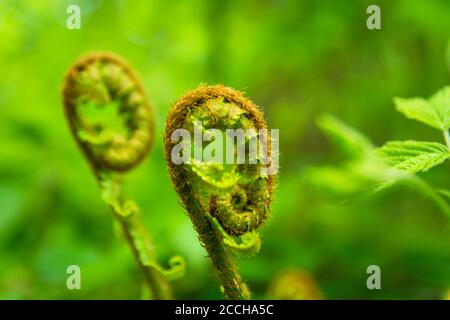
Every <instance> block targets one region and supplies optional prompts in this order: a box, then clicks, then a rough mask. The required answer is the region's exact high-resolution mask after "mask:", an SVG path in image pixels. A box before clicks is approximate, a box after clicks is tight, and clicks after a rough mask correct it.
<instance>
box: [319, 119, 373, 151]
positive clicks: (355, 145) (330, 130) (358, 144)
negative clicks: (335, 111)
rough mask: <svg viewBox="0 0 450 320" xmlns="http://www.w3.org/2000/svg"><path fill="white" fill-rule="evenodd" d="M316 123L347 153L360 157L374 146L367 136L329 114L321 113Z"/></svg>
mask: <svg viewBox="0 0 450 320" xmlns="http://www.w3.org/2000/svg"><path fill="white" fill-rule="evenodd" d="M317 125H318V126H319V128H320V129H322V131H323V132H324V133H325V134H327V135H328V136H329V137H330V138H331V139H333V141H334V142H335V144H336V145H337V147H338V148H339V149H342V150H343V151H344V152H346V153H347V154H350V155H352V156H356V157H362V156H365V155H367V154H368V153H370V152H372V150H373V148H374V146H373V144H372V142H370V140H369V139H368V138H367V137H365V136H364V135H363V134H361V133H360V132H358V131H357V130H355V129H353V128H352V127H350V126H348V125H347V124H346V123H344V122H342V121H341V120H339V119H337V118H335V117H333V116H331V115H326V114H325V115H321V116H320V117H319V118H318V119H317Z"/></svg>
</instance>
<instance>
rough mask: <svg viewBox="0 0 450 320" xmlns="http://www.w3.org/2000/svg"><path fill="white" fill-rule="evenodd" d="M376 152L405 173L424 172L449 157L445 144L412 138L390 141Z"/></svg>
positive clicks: (449, 153) (449, 152)
mask: <svg viewBox="0 0 450 320" xmlns="http://www.w3.org/2000/svg"><path fill="white" fill-rule="evenodd" d="M378 154H379V155H380V156H381V157H383V158H384V159H386V160H387V161H388V163H389V164H390V165H391V166H393V167H394V168H396V169H399V170H401V171H403V172H405V173H407V174H415V173H418V172H426V171H428V170H429V169H431V168H433V167H435V166H437V165H439V164H441V163H442V162H444V161H445V160H447V159H448V158H450V151H449V150H448V148H447V147H446V146H445V145H443V144H441V143H437V142H423V141H414V140H409V141H390V142H388V143H386V144H385V145H384V146H383V147H381V148H380V149H378Z"/></svg>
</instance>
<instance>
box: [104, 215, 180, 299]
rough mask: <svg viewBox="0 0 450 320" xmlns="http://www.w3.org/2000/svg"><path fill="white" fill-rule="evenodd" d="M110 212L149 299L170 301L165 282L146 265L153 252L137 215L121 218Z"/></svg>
mask: <svg viewBox="0 0 450 320" xmlns="http://www.w3.org/2000/svg"><path fill="white" fill-rule="evenodd" d="M111 210H112V212H113V213H114V217H115V218H116V220H117V221H118V222H119V224H120V226H121V229H122V232H123V235H124V238H125V240H126V242H127V244H128V246H129V248H130V250H131V252H132V254H133V257H134V259H135V261H136V263H137V264H138V266H139V268H140V269H141V271H142V275H143V277H144V281H145V284H146V286H147V288H148V290H149V292H150V298H151V299H155V300H168V299H172V294H171V291H170V287H169V284H168V283H167V281H166V280H165V279H164V277H163V276H162V275H161V274H160V273H159V272H158V271H157V270H155V268H153V267H152V266H151V265H149V264H148V263H147V261H148V260H149V259H154V252H153V251H154V250H153V248H152V246H151V242H150V241H149V239H148V236H147V234H146V233H145V231H144V229H143V227H142V224H141V222H140V219H139V217H138V215H137V213H133V214H132V215H130V216H123V215H121V214H120V213H119V212H117V211H116V210H115V209H114V208H113V207H112V206H111Z"/></svg>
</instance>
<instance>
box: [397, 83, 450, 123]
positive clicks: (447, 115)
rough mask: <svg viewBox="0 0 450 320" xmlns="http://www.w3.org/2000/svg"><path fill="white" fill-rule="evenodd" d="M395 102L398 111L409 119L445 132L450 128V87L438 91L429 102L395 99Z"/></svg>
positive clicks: (415, 99) (418, 99) (424, 100)
mask: <svg viewBox="0 0 450 320" xmlns="http://www.w3.org/2000/svg"><path fill="white" fill-rule="evenodd" d="M394 102H395V105H396V107H397V110H398V111H400V112H401V113H403V114H404V115H405V116H406V117H407V118H409V119H414V120H417V121H420V122H423V123H425V124H427V125H429V126H431V127H433V128H436V129H439V130H443V131H445V130H448V129H449V128H450V86H449V87H445V88H444V89H442V90H440V91H438V92H437V93H436V94H434V95H433V96H432V97H431V98H430V99H429V100H426V99H423V98H409V99H405V98H395V99H394Z"/></svg>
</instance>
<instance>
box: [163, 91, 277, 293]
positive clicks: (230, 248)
mask: <svg viewBox="0 0 450 320" xmlns="http://www.w3.org/2000/svg"><path fill="white" fill-rule="evenodd" d="M236 128H241V129H255V130H258V129H262V130H267V125H266V123H265V120H264V117H263V115H262V113H261V111H260V110H259V108H258V107H257V106H256V105H254V104H253V103H252V102H251V101H249V100H248V99H246V98H245V97H244V96H243V95H242V94H241V93H240V92H237V91H235V90H233V89H231V88H227V87H224V86H221V85H216V86H206V87H199V88H198V89H196V90H194V91H192V92H189V93H187V94H186V95H185V96H183V97H182V98H180V99H179V100H178V101H177V103H176V104H175V105H174V106H173V107H172V109H171V110H170V112H169V115H168V116H167V121H166V128H165V135H164V140H165V142H164V144H165V157H166V162H167V165H168V168H169V173H170V177H171V180H172V183H173V185H174V187H175V190H176V191H177V193H178V195H179V197H180V198H181V200H182V203H183V205H184V207H185V208H186V210H187V212H188V214H189V216H190V218H191V220H192V223H193V224H194V227H195V229H196V231H197V233H198V235H199V239H200V241H201V243H202V245H203V246H204V247H205V249H206V250H207V252H208V256H209V258H210V259H211V260H212V264H213V266H214V267H215V269H216V271H217V274H218V276H219V279H220V281H221V283H222V288H223V291H224V294H225V297H226V298H229V299H249V298H250V297H251V295H250V291H249V289H248V287H247V284H246V283H245V281H244V280H243V278H242V276H241V275H240V273H239V271H238V268H237V265H236V262H235V256H236V255H249V254H252V253H255V252H257V251H258V250H259V248H260V245H261V241H260V238H259V234H258V229H259V227H260V226H261V225H262V224H263V223H264V222H265V221H266V219H267V217H268V215H269V209H270V205H271V203H272V199H273V192H274V187H275V182H276V176H275V175H267V174H263V173H262V171H263V170H261V168H262V166H263V165H262V164H261V163H257V164H250V161H249V160H246V161H245V163H240V164H239V163H238V164H236V162H233V163H231V164H224V163H225V162H221V161H218V162H216V161H198V160H197V159H196V158H195V157H193V156H192V154H184V155H183V156H186V157H187V159H186V160H187V161H185V162H183V163H174V161H173V158H172V157H173V155H174V153H177V152H178V151H177V149H176V148H175V147H176V145H177V144H178V141H177V139H174V135H176V134H175V133H176V131H177V130H178V129H184V130H187V131H188V132H191V133H194V135H195V130H199V131H200V132H201V133H202V134H203V135H210V134H212V133H213V132H214V133H215V134H216V135H215V138H212V137H209V139H210V140H211V139H218V138H219V136H220V137H221V136H222V135H223V136H225V137H226V131H227V129H236ZM211 130H214V131H211ZM258 135H259V134H258V133H255V136H253V137H250V138H249V139H251V138H253V139H257V138H258ZM267 138H268V139H267V140H268V141H267V142H268V146H269V148H268V150H267V151H268V157H269V158H270V157H271V151H270V137H267ZM189 140H190V139H189ZM214 141H215V140H214ZM183 143H188V144H189V147H188V148H187V150H188V151H187V152H189V151H190V150H191V148H192V149H199V150H200V152H203V151H204V150H206V148H208V146H207V145H206V146H205V145H203V143H199V144H196V142H195V139H194V141H193V143H192V141H183ZM242 143H244V144H245V146H246V148H247V149H248V145H249V141H248V140H245V141H244V142H242ZM234 148H236V147H235V146H234ZM181 152H182V151H181ZM234 152H236V149H235V150H234V151H233V156H235V153H234ZM194 153H195V152H194ZM222 160H223V159H222Z"/></svg>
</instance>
